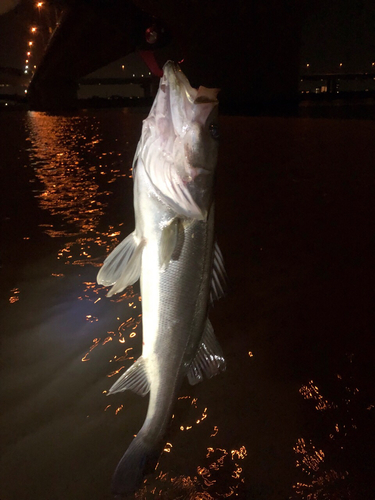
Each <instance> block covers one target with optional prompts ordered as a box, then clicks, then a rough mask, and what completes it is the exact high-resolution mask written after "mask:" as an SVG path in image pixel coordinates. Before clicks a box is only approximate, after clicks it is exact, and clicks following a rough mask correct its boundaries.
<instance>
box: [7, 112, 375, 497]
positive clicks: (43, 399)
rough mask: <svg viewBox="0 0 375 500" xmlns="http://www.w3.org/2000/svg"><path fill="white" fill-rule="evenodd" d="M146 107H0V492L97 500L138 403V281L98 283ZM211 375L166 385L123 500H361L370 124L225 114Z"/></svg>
mask: <svg viewBox="0 0 375 500" xmlns="http://www.w3.org/2000/svg"><path fill="white" fill-rule="evenodd" d="M143 117H144V115H142V114H140V113H137V112H134V111H133V112H131V113H130V112H126V111H124V110H111V111H100V112H82V113H81V114H80V115H78V116H59V117H58V116H48V115H46V114H43V113H32V112H30V113H23V112H19V113H18V112H12V113H2V114H0V131H1V133H0V141H1V143H0V144H1V150H0V153H1V156H0V171H1V207H2V210H1V240H0V258H1V262H2V268H1V269H0V273H1V274H0V275H1V287H0V298H1V306H0V307H1V311H0V313H1V332H0V336H1V337H0V338H1V374H0V375H1V386H0V394H1V401H0V404H1V406H0V411H1V414H0V446H1V449H0V460H1V466H0V499H1V500H16V499H17V500H19V499H22V500H51V499H54V500H67V499H69V500H70V499H72V500H96V499H97V500H104V499H109V498H111V496H110V494H109V483H110V478H111V475H112V472H113V470H114V468H115V466H116V464H117V462H118V460H119V459H120V457H121V456H122V453H123V452H124V450H125V449H126V447H127V446H128V444H129V442H130V441H131V439H132V437H133V435H134V434H136V433H137V431H138V430H139V428H140V427H141V425H142V423H143V420H144V416H145V412H146V409H147V398H141V397H139V396H137V395H135V394H132V393H122V394H116V395H114V396H111V397H106V391H107V390H108V389H109V387H110V386H111V385H112V383H113V381H114V380H115V378H116V376H117V373H119V372H122V371H123V370H124V369H125V368H127V367H128V366H130V364H131V363H132V362H133V360H134V359H135V358H137V357H138V356H139V355H140V352H141V325H140V322H141V312H142V310H141V302H140V297H139V288H138V285H135V286H134V288H131V287H129V288H128V289H127V290H126V293H124V294H122V295H121V296H115V297H113V298H111V299H108V298H106V297H105V293H106V290H105V289H103V288H102V287H99V286H98V285H96V282H95V278H96V274H97V271H98V268H99V266H100V263H101V262H102V260H103V258H104V256H105V255H107V254H108V252H109V251H110V249H112V248H113V247H114V246H115V245H116V244H117V243H118V242H119V241H120V240H121V239H122V238H123V237H125V236H126V235H127V234H128V233H129V232H130V231H131V230H132V229H133V224H134V220H133V209H132V179H131V171H130V168H131V162H132V157H133V154H134V150H135V146H136V143H137V140H138V138H139V133H140V128H141V120H142V118H143ZM222 132H223V133H222V136H223V137H222V146H221V151H220V164H219V170H218V181H217V194H216V200H217V233H218V241H219V244H220V246H221V249H222V251H223V254H224V258H225V261H226V267H227V272H228V275H229V286H228V295H227V297H226V298H224V299H222V300H221V301H220V302H219V303H217V304H216V305H215V307H214V310H213V311H212V312H211V315H210V316H211V319H212V323H213V325H214V328H215V331H216V334H217V337H218V339H219V341H220V343H221V345H222V347H223V350H224V352H225V355H226V359H227V371H226V372H225V373H223V374H221V375H220V376H217V377H215V378H214V379H212V380H209V381H205V382H204V383H202V384H199V385H197V386H194V387H190V386H189V385H188V384H187V383H186V385H184V386H183V387H182V388H181V391H180V398H179V399H178V401H177V402H176V407H175V413H174V418H173V420H172V423H171V425H170V427H169V430H168V434H167V436H166V445H165V450H164V452H163V454H162V456H161V458H160V461H159V464H158V467H157V470H156V471H155V473H154V474H153V475H151V476H149V477H148V478H147V480H146V482H145V483H144V487H143V488H142V489H141V490H140V491H139V492H138V493H137V494H136V495H135V497H136V498H138V499H153V498H155V499H157V498H160V499H189V500H193V499H194V500H216V499H222V498H229V497H233V498H234V497H236V498H239V499H251V500H258V499H259V500H261V499H265V500H286V499H290V500H301V499H305V500H323V499H325V500H326V499H328V500H330V499H334V500H353V499H354V500H357V499H358V500H372V499H374V498H375V479H374V478H375V471H374V462H375V461H374V459H375V453H374V449H375V448H374V447H375V439H374V415H375V390H374V375H375V370H374V354H375V351H374V336H373V335H374V321H373V320H374V315H373V304H374V289H373V285H374V266H373V255H374V253H373V250H374V249H373V232H374V222H373V221H374V174H373V169H374V164H375V140H374V137H375V122H373V121H360V120H351V121H345V120H341V121H339V120H337V121H336V120H312V119H301V118H299V119H297V118H285V119H284V118H277V119H275V118H241V117H236V118H231V117H223V118H222Z"/></svg>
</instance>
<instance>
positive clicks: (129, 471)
mask: <svg viewBox="0 0 375 500" xmlns="http://www.w3.org/2000/svg"><path fill="white" fill-rule="evenodd" d="M159 454H160V453H159V452H158V451H156V450H155V449H154V448H152V449H150V447H149V446H148V445H147V444H146V443H145V442H144V441H143V438H142V435H140V434H138V436H137V437H135V438H134V439H133V441H132V442H131V443H130V446H129V448H128V449H127V450H126V452H125V453H124V455H123V457H122V458H121V460H120V461H119V463H118V464H117V467H116V470H115V472H114V474H113V477H112V483H111V489H112V493H113V494H114V495H128V494H129V493H133V492H135V491H136V490H137V489H138V488H139V487H140V486H141V485H142V481H143V478H144V476H145V474H147V473H150V472H152V470H153V469H155V467H156V464H157V460H158V458H159ZM115 498H121V497H120V496H118V497H117V496H116V497H115Z"/></svg>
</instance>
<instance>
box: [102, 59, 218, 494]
mask: <svg viewBox="0 0 375 500" xmlns="http://www.w3.org/2000/svg"><path fill="white" fill-rule="evenodd" d="M217 93H218V90H217V89H208V88H205V87H199V88H198V90H196V89H194V88H193V87H191V86H190V84H189V81H188V80H187V78H186V77H185V75H184V74H183V72H182V71H181V69H180V68H179V66H177V65H175V64H174V63H172V62H171V61H169V62H167V63H166V64H165V66H164V68H163V76H162V78H161V80H160V85H159V90H158V93H157V95H156V97H155V101H154V103H153V105H152V108H151V111H150V114H149V116H148V117H147V118H146V119H145V120H144V122H143V126H142V135H141V139H140V141H139V143H138V146H137V150H136V153H135V158H134V162H133V177H134V211H135V230H134V231H133V232H132V233H131V234H130V235H129V236H128V237H127V238H126V239H125V240H124V241H122V243H120V244H119V245H118V246H117V247H116V248H115V249H114V250H113V251H112V253H111V254H110V255H109V256H108V257H107V259H106V260H105V261H104V264H103V267H102V268H101V269H100V271H99V274H98V278H97V280H98V283H99V284H101V285H105V286H112V288H111V290H110V291H109V293H108V296H111V295H113V294H114V293H118V292H121V291H122V290H123V289H124V288H125V287H127V286H128V285H131V284H133V283H134V282H135V281H137V279H138V278H140V285H141V296H142V324H143V350H142V356H141V357H140V358H139V359H138V360H137V361H136V362H135V363H134V364H133V365H132V366H131V367H130V368H129V369H128V370H127V371H126V372H125V373H124V374H123V375H122V376H121V377H120V378H119V379H118V380H117V381H116V382H115V383H114V385H113V386H112V387H111V389H110V390H109V394H113V393H115V392H119V391H124V390H126V389H131V390H133V391H135V392H136V393H138V394H140V395H142V396H144V395H145V394H147V393H148V392H150V398H149V406H148V410H147V415H146V419H145V422H144V424H143V426H142V428H141V429H140V431H139V432H138V434H137V436H136V437H135V438H134V439H133V441H132V442H131V444H130V446H129V448H128V449H127V451H126V452H125V454H124V455H123V457H122V459H121V460H120V462H119V464H118V465H117V468H116V470H115V473H114V476H113V479H112V490H113V492H114V493H115V494H122V495H123V494H127V493H129V492H132V491H134V490H136V489H137V488H138V487H139V486H140V484H141V482H142V479H143V476H144V472H145V468H146V467H147V465H148V463H150V462H152V461H153V460H155V458H157V457H158V455H159V454H160V451H161V448H162V445H163V444H164V443H163V437H164V434H165V431H166V427H167V425H168V423H169V420H170V418H171V415H172V409H173V405H174V402H175V400H176V398H177V394H178V390H179V388H180V386H181V383H182V381H183V379H184V377H185V376H187V377H188V380H189V382H190V383H191V384H195V383H197V382H199V381H201V380H202V378H203V376H204V375H205V376H207V377H212V376H213V375H216V374H217V373H219V371H221V370H224V369H225V360H224V357H223V354H222V351H221V348H220V346H219V344H218V342H217V340H216V338H215V336H214V333H213V328H212V326H211V323H210V321H209V319H208V308H209V302H210V300H214V299H216V298H219V297H220V296H221V295H222V293H223V284H224V280H225V278H224V276H225V271H224V267H223V258H222V255H221V253H220V250H219V248H218V247H217V245H216V244H215V242H214V204H213V182H214V175H215V168H216V161H217V149H218V140H217V139H218V123H217V120H218V117H217V104H218V101H217Z"/></svg>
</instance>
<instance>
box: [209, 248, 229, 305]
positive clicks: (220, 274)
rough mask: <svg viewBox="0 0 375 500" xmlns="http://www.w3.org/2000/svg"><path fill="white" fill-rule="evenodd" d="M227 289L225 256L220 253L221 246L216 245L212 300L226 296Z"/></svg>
mask: <svg viewBox="0 0 375 500" xmlns="http://www.w3.org/2000/svg"><path fill="white" fill-rule="evenodd" d="M225 287H226V272H225V268H224V259H223V254H222V253H221V251H220V248H219V245H218V244H217V243H215V247H214V263H213V266H212V280H211V293H210V300H211V303H213V301H214V300H218V299H220V298H221V297H223V296H224V294H225Z"/></svg>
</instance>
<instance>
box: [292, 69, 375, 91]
mask: <svg viewBox="0 0 375 500" xmlns="http://www.w3.org/2000/svg"><path fill="white" fill-rule="evenodd" d="M350 80H351V81H360V80H362V81H373V80H375V72H369V73H314V74H304V75H302V76H301V77H300V81H301V82H303V81H310V82H319V83H321V82H325V83H326V87H327V90H326V92H327V93H328V94H336V93H337V91H338V83H339V82H341V81H350Z"/></svg>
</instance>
